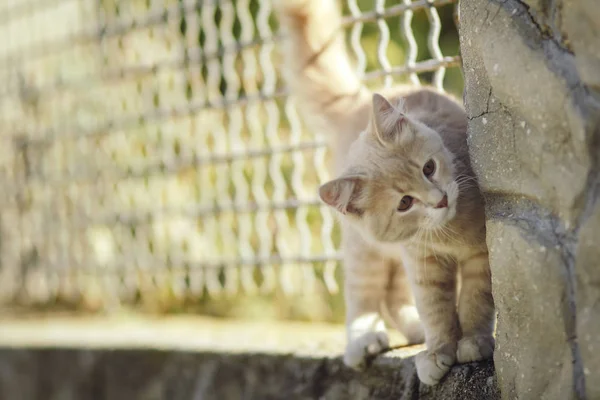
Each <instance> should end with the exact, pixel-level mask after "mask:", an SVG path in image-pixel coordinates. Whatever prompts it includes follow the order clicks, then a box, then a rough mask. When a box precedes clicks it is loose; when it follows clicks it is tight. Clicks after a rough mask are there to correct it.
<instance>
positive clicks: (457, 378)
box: [0, 348, 500, 400]
mask: <svg viewBox="0 0 600 400" xmlns="http://www.w3.org/2000/svg"><path fill="white" fill-rule="evenodd" d="M499 398H500V394H499V392H498V389H497V385H496V381H495V378H494V369H493V365H492V363H491V362H486V363H480V364H466V365H462V366H456V367H454V368H453V369H452V371H451V372H450V374H449V375H448V376H447V378H445V379H444V380H443V381H442V382H441V383H440V384H439V385H438V386H436V387H433V388H432V387H427V386H424V385H422V384H420V383H419V381H418V378H417V375H416V371H415V369H414V363H413V361H412V359H407V360H400V359H394V358H382V359H380V360H376V361H375V362H374V363H373V365H372V366H371V367H370V368H369V369H368V370H367V371H366V372H363V373H358V372H354V371H352V370H350V369H348V368H346V367H344V365H343V363H342V361H341V360H340V359H339V358H301V357H294V356H285V355H266V354H236V355H234V354H229V355H227V354H215V353H192V352H181V351H180V352H177V351H158V350H154V351H153V350H114V351H108V350H69V349H7V348H5V349H0V399H11V400H59V399H61V400H62V399H77V400H88V399H90V400H103V399H106V400H108V399H110V400H137V399H139V400H155V399H156V400H158V399H168V400H178V399H181V400H183V399H202V400H210V399H215V400H216V399H218V400H240V399H261V400H269V399H273V400H275V399H277V400H279V399H286V400H291V399H340V400H342V399H343V400H354V399H356V400H358V399H360V400H367V399H369V400H374V399H395V400H408V399H410V400H418V399H423V400H433V399H436V400H481V399H490V400H495V399H499Z"/></svg>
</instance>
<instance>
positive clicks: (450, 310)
mask: <svg viewBox="0 0 600 400" xmlns="http://www.w3.org/2000/svg"><path fill="white" fill-rule="evenodd" d="M404 261H405V264H406V267H407V268H406V269H407V272H408V273H409V277H410V279H411V285H412V288H413V293H414V295H415V302H416V305H417V310H418V311H419V316H420V317H421V322H422V323H423V328H424V330H425V343H426V344H427V350H425V351H423V352H421V353H419V354H417V355H416V356H415V365H416V367H417V374H418V376H419V379H420V380H421V382H423V383H425V384H427V385H435V384H437V383H438V382H439V381H440V379H442V378H443V377H444V376H445V375H446V374H447V373H448V371H449V370H450V368H452V365H454V363H455V362H456V348H457V342H458V340H459V338H460V337H461V332H460V325H459V322H458V316H457V313H456V266H455V264H453V263H441V262H440V261H441V260H438V259H437V258H435V257H426V258H424V259H423V258H414V257H407V259H406V260H404Z"/></svg>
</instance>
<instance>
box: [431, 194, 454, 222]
mask: <svg viewBox="0 0 600 400" xmlns="http://www.w3.org/2000/svg"><path fill="white" fill-rule="evenodd" d="M455 216H456V199H453V198H450V197H449V198H448V207H444V208H437V209H433V210H431V212H430V214H429V224H428V225H429V229H440V228H443V227H444V226H445V225H446V224H448V223H449V222H450V221H452V219H454V217H455Z"/></svg>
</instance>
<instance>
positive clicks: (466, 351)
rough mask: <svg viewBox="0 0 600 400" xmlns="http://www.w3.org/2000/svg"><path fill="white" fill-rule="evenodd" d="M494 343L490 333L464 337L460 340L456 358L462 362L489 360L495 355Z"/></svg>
mask: <svg viewBox="0 0 600 400" xmlns="http://www.w3.org/2000/svg"><path fill="white" fill-rule="evenodd" d="M494 343H495V341H494V337H493V336H489V335H478V336H468V337H464V338H462V339H461V340H460V341H459V342H458V347H457V349H456V360H457V362H459V363H460V364H463V363H468V362H473V361H481V360H487V359H488V358H490V357H492V355H494Z"/></svg>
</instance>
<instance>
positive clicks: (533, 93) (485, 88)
mask: <svg viewBox="0 0 600 400" xmlns="http://www.w3.org/2000/svg"><path fill="white" fill-rule="evenodd" d="M460 21H461V25H460V26H461V27H460V36H461V37H460V40H461V52H462V57H463V68H464V74H465V105H466V108H467V112H468V114H469V120H470V121H469V146H470V150H471V157H472V161H473V165H474V167H475V170H476V173H477V175H478V177H479V181H480V184H481V187H482V189H483V191H484V194H485V198H486V212H487V218H488V223H487V227H488V238H487V240H488V246H489V249H490V263H491V268H492V282H493V293H494V299H495V302H496V306H497V311H498V326H497V346H496V352H495V355H494V360H495V365H496V370H497V375H498V379H499V385H500V389H501V392H502V397H503V398H505V399H516V398H518V399H561V400H563V399H597V398H600V355H599V354H600V353H598V349H600V302H599V300H600V272H599V271H600V268H599V263H600V253H599V251H600V246H599V243H600V242H599V237H600V202H598V199H599V198H600V164H599V159H600V7H598V2H597V0H552V1H545V0H523V1H519V0H461V2H460Z"/></svg>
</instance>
